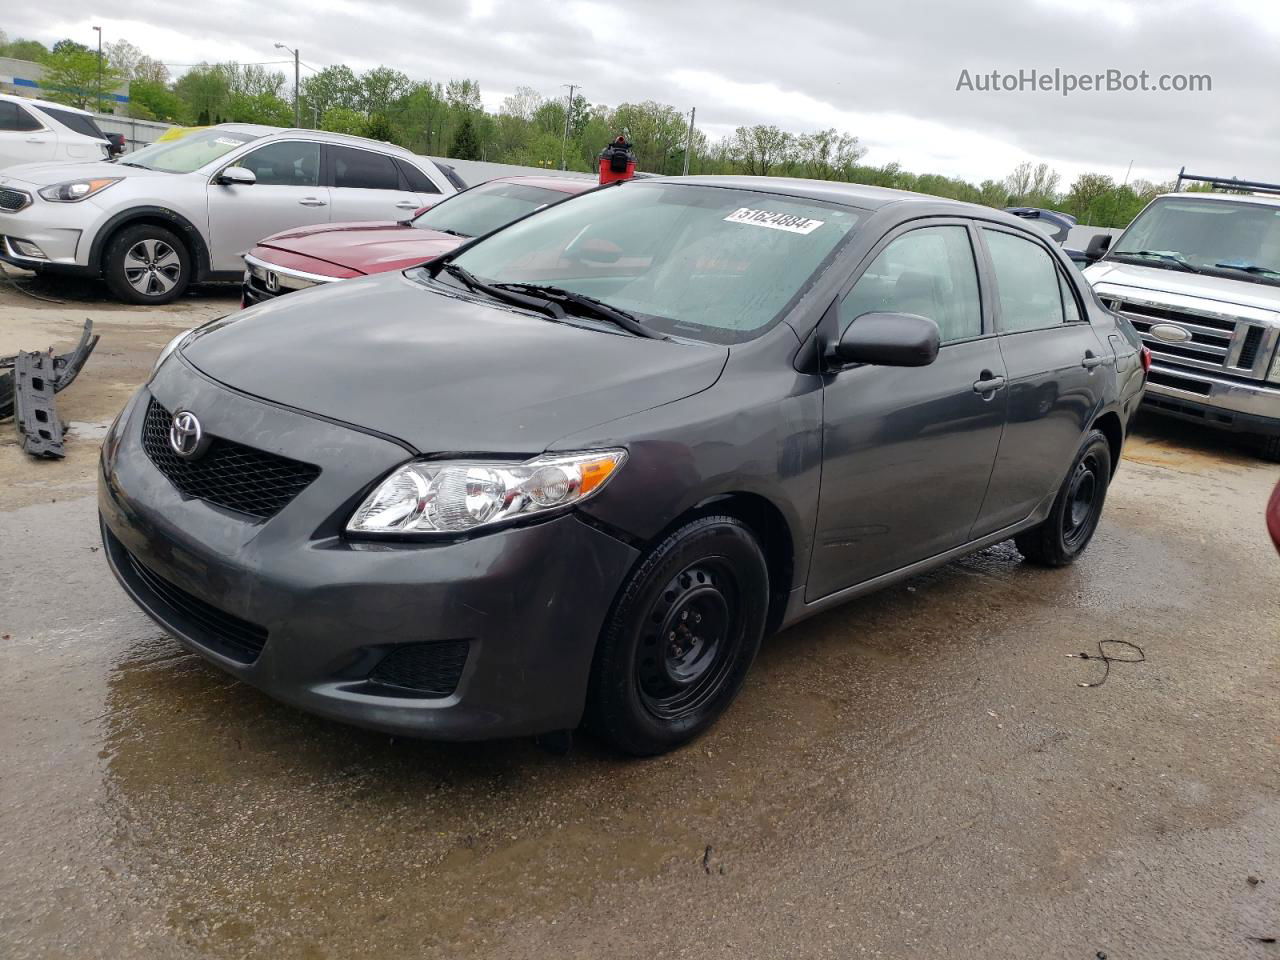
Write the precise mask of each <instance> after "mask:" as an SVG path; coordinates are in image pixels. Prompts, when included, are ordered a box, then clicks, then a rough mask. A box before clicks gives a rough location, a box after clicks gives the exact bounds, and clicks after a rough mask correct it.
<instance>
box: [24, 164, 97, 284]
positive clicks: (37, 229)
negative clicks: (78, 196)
mask: <svg viewBox="0 0 1280 960" xmlns="http://www.w3.org/2000/svg"><path fill="white" fill-rule="evenodd" d="M6 186H7V187H9V188H10V189H13V190H20V191H22V192H24V193H27V194H30V195H31V197H32V202H31V204H30V205H29V206H27V207H24V208H23V209H22V210H18V211H16V212H12V213H11V212H9V211H7V210H3V209H0V237H3V238H9V237H12V238H15V239H18V240H26V241H27V242H28V243H34V244H35V245H36V246H38V247H39V248H40V251H41V252H42V253H43V254H44V256H43V257H29V256H23V255H21V254H20V253H18V251H16V250H15V249H14V247H13V246H12V244H11V243H9V242H0V260H4V261H5V262H6V263H12V264H14V265H15V266H19V267H23V268H24V269H27V270H44V271H48V272H55V271H56V272H61V273H84V272H86V271H88V270H89V266H88V262H89V245H90V243H91V242H92V239H93V235H94V233H95V232H96V230H97V227H98V224H99V223H100V222H101V221H102V220H103V219H104V216H103V211H102V208H101V207H99V206H97V205H96V204H95V203H94V202H93V200H92V198H90V199H88V200H82V201H80V202H79V203H50V202H48V201H47V200H43V199H41V198H40V197H39V195H38V194H37V193H36V189H37V188H36V186H35V185H33V184H28V183H20V182H18V181H10V182H8V183H7V184H6Z"/></svg>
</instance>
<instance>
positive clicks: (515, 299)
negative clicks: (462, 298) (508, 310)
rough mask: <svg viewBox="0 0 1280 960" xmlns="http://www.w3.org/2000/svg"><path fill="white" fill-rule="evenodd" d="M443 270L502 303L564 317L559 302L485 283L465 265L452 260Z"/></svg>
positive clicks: (557, 317)
mask: <svg viewBox="0 0 1280 960" xmlns="http://www.w3.org/2000/svg"><path fill="white" fill-rule="evenodd" d="M444 271H445V272H446V273H448V274H449V276H451V277H456V278H457V279H458V280H459V281H461V283H462V284H463V285H464V286H466V287H468V288H469V289H471V290H475V291H476V292H478V293H483V294H486V295H488V296H490V297H492V298H493V299H494V300H501V301H502V302H503V303H509V304H512V305H513V306H517V307H526V308H528V309H530V310H537V311H538V312H539V313H545V314H546V315H547V316H549V317H551V318H553V319H555V320H563V319H564V310H563V309H562V308H561V307H560V305H559V304H557V303H554V302H553V301H551V300H547V299H544V298H543V297H529V296H525V295H524V294H523V293H518V292H516V291H515V290H507V289H504V288H503V287H502V286H498V285H495V284H492V283H485V282H484V281H483V280H481V279H480V278H479V277H477V276H476V275H475V274H474V273H472V272H471V271H470V270H468V269H467V268H466V267H460V266H458V265H457V264H456V263H453V262H452V261H451V262H449V263H446V264H445V265H444Z"/></svg>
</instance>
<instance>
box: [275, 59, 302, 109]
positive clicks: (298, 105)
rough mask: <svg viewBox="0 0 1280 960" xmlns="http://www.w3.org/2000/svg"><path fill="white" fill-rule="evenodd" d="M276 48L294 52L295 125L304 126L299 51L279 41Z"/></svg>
mask: <svg viewBox="0 0 1280 960" xmlns="http://www.w3.org/2000/svg"><path fill="white" fill-rule="evenodd" d="M276 49H277V50H288V51H289V52H290V53H292V54H293V125H294V126H295V127H301V126H302V101H301V100H300V99H299V94H300V93H301V90H300V89H299V88H300V87H301V86H302V77H301V73H300V72H299V71H300V66H299V64H300V61H299V55H298V51H297V50H293V49H291V48H290V47H286V46H285V45H284V44H283V43H277V44H276Z"/></svg>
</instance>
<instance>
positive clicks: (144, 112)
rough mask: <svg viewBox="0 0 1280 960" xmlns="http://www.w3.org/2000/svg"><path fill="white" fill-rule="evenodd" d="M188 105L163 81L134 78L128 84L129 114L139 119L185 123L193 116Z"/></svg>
mask: <svg viewBox="0 0 1280 960" xmlns="http://www.w3.org/2000/svg"><path fill="white" fill-rule="evenodd" d="M189 109H190V108H189V107H188V106H187V104H186V103H185V102H184V101H183V99H182V98H181V97H179V96H178V95H177V94H176V93H174V92H173V91H172V90H170V89H169V87H168V86H167V85H166V84H164V83H156V82H155V81H153V80H134V81H133V82H132V83H130V84H129V115H130V116H133V117H137V118H138V119H140V120H163V121H165V122H166V123H179V124H185V123H188V122H190V121H191V120H192V119H193V118H194V114H191V113H190V112H189Z"/></svg>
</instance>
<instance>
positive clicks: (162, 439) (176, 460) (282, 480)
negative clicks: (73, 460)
mask: <svg viewBox="0 0 1280 960" xmlns="http://www.w3.org/2000/svg"><path fill="white" fill-rule="evenodd" d="M172 422H173V415H172V414H170V413H169V411H168V410H166V409H165V408H164V407H163V406H161V405H160V403H159V402H158V401H156V400H152V401H151V403H150V404H149V405H148V406H147V415H146V417H145V418H144V419H143V424H142V447H143V449H144V450H146V452H147V456H148V457H149V458H150V460H151V462H152V463H153V464H155V466H156V469H157V470H159V471H160V472H161V473H163V474H164V475H165V477H167V478H168V480H169V482H170V483H172V484H173V485H174V486H175V487H177V488H178V491H179V492H180V493H182V495H183V496H186V497H192V498H194V499H197V500H204V501H205V502H206V503H212V504H214V505H215V506H219V507H225V508H226V509H228V510H235V511H236V512H237V513H244V514H247V515H249V516H251V517H256V518H257V519H259V520H268V519H270V518H271V517H274V516H275V515H276V514H277V513H279V512H280V511H281V510H283V509H284V508H285V506H286V505H287V504H288V503H289V501H290V500H292V499H293V498H294V497H296V496H297V495H298V494H299V493H301V492H302V491H303V490H305V489H306V488H307V486H308V485H309V484H310V483H311V481H313V480H314V479H315V478H316V477H318V476H319V475H320V468H319V467H316V466H312V465H311V464H309V463H301V462H299V461H297V460H290V459H289V458H288V457H281V456H277V455H276V454H274V453H267V452H266V451H265V450H256V449H254V448H253V447H246V446H245V445H244V444H240V443H235V442H233V441H231V440H225V439H223V438H222V437H213V438H212V440H211V442H210V444H209V448H208V450H206V451H205V453H204V455H203V456H202V457H199V458H198V459H195V460H186V459H184V458H182V457H179V456H178V455H177V454H176V453H174V452H173V448H172V447H171V446H169V427H170V425H171V424H172Z"/></svg>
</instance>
